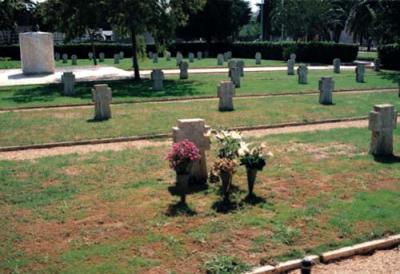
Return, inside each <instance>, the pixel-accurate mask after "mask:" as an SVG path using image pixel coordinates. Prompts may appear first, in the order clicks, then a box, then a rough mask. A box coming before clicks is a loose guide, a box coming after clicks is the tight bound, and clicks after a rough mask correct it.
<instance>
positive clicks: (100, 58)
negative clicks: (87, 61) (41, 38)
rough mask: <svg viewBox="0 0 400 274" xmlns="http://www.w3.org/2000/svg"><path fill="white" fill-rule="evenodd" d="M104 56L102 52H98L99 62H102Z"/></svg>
mask: <svg viewBox="0 0 400 274" xmlns="http://www.w3.org/2000/svg"><path fill="white" fill-rule="evenodd" d="M104 58H105V55H104V52H100V54H99V62H101V63H103V62H104Z"/></svg>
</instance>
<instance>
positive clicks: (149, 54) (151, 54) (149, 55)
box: [147, 51, 153, 59]
mask: <svg viewBox="0 0 400 274" xmlns="http://www.w3.org/2000/svg"><path fill="white" fill-rule="evenodd" d="M147 57H148V58H149V59H153V52H151V51H149V53H148V55H147Z"/></svg>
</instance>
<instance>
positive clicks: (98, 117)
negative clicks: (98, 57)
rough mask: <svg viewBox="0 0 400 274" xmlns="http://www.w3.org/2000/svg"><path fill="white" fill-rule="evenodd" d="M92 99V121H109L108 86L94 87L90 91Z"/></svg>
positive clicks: (110, 95) (109, 95)
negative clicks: (93, 113)
mask: <svg viewBox="0 0 400 274" xmlns="http://www.w3.org/2000/svg"><path fill="white" fill-rule="evenodd" d="M117 55H119V54H117ZM92 99H93V102H94V112H95V115H94V120H95V121H103V120H108V119H110V118H111V106H110V104H111V101H112V91H111V89H110V88H109V87H108V85H94V89H92Z"/></svg>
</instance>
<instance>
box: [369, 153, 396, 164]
mask: <svg viewBox="0 0 400 274" xmlns="http://www.w3.org/2000/svg"><path fill="white" fill-rule="evenodd" d="M374 160H375V162H378V163H381V164H396V163H400V157H399V156H396V155H388V156H374Z"/></svg>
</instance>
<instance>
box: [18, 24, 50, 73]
mask: <svg viewBox="0 0 400 274" xmlns="http://www.w3.org/2000/svg"><path fill="white" fill-rule="evenodd" d="M19 45H20V53H21V67H22V72H23V73H24V74H41V73H54V72H55V61H54V42H53V34H52V33H47V32H25V33H20V34H19Z"/></svg>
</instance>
